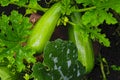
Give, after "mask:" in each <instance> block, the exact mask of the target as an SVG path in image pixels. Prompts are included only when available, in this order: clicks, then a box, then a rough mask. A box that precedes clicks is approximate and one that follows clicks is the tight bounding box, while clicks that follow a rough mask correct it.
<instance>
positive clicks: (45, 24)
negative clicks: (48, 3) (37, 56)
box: [28, 3, 61, 53]
mask: <svg viewBox="0 0 120 80" xmlns="http://www.w3.org/2000/svg"><path fill="white" fill-rule="evenodd" d="M60 16H61V3H55V4H54V5H53V6H52V7H51V8H50V9H49V10H48V11H47V12H46V13H45V14H44V15H43V16H42V17H41V18H40V20H38V21H37V23H36V24H35V26H34V28H33V31H32V33H31V35H30V38H29V40H28V46H29V47H30V48H31V49H33V50H35V51H36V52H37V53H41V52H42V51H43V49H44V46H45V44H46V42H47V41H49V39H50V38H51V35H52V33H53V32H54V29H55V26H56V24H57V21H58V19H59V18H60Z"/></svg>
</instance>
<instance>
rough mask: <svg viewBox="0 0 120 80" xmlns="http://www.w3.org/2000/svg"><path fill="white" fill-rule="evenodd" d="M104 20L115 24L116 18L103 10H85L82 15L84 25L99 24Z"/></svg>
mask: <svg viewBox="0 0 120 80" xmlns="http://www.w3.org/2000/svg"><path fill="white" fill-rule="evenodd" d="M104 21H106V23H107V24H116V23H117V20H116V19H115V18H114V17H113V15H112V14H111V13H107V12H106V11H105V10H92V11H87V12H85V14H84V15H83V16H82V22H83V24H84V25H90V26H99V25H100V24H103V22H104Z"/></svg>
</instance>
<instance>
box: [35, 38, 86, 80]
mask: <svg viewBox="0 0 120 80" xmlns="http://www.w3.org/2000/svg"><path fill="white" fill-rule="evenodd" d="M77 58H78V54H77V49H76V46H75V45H74V44H73V43H72V42H69V41H63V40H60V39H58V40H55V41H52V42H48V43H47V45H46V47H45V49H44V63H43V64H40V63H39V64H35V65H34V67H33V73H34V74H33V76H34V78H35V79H38V80H40V79H41V80H48V78H49V80H73V79H74V80H80V79H81V77H82V76H83V74H84V72H85V69H84V67H83V66H82V65H81V63H80V62H79V61H78V59H77ZM43 65H44V66H43ZM35 66H36V67H35ZM46 70H48V71H46ZM45 72H46V74H45ZM38 75H39V76H38ZM46 75H47V77H48V78H46ZM45 78H46V79H45Z"/></svg>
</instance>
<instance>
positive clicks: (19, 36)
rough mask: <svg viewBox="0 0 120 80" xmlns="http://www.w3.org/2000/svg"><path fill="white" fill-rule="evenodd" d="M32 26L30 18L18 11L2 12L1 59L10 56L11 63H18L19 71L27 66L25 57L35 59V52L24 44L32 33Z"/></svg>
mask: <svg viewBox="0 0 120 80" xmlns="http://www.w3.org/2000/svg"><path fill="white" fill-rule="evenodd" d="M31 26H32V24H31V23H30V22H29V18H28V17H24V16H22V14H19V13H18V12H17V11H12V12H11V15H10V16H6V15H4V14H2V16H1V17H0V61H1V60H2V59H3V58H4V57H6V58H8V60H9V62H10V65H17V68H18V71H21V70H22V69H24V67H25V66H24V64H23V59H26V60H27V61H28V62H34V61H35V59H34V58H33V54H34V53H35V52H34V51H32V50H29V48H28V47H27V46H25V45H23V44H26V42H27V37H28V36H29V34H30V33H31V31H30V28H31Z"/></svg>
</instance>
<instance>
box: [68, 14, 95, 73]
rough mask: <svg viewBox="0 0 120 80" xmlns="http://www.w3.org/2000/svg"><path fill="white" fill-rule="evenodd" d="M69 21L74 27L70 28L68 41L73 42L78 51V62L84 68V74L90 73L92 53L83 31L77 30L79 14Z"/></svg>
mask: <svg viewBox="0 0 120 80" xmlns="http://www.w3.org/2000/svg"><path fill="white" fill-rule="evenodd" d="M71 20H72V22H73V23H75V24H76V25H74V26H72V27H70V33H69V34H70V39H71V40H72V41H73V42H75V44H76V47H77V49H78V60H79V61H80V62H81V63H82V64H83V66H85V68H86V73H89V72H91V70H92V69H93V67H94V52H93V47H92V42H91V40H90V38H89V37H88V35H86V34H85V32H84V31H82V30H79V29H80V27H81V26H82V25H81V23H80V22H81V16H80V13H74V14H73V15H71Z"/></svg>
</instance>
